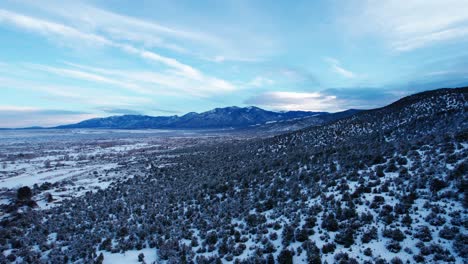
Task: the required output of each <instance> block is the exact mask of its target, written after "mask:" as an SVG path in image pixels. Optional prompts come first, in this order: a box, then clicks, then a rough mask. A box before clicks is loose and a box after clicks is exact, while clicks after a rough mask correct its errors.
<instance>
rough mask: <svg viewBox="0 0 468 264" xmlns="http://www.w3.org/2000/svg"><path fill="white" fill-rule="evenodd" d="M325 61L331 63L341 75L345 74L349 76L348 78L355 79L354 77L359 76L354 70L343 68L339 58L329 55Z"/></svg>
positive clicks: (346, 76) (332, 67) (333, 68)
mask: <svg viewBox="0 0 468 264" xmlns="http://www.w3.org/2000/svg"><path fill="white" fill-rule="evenodd" d="M325 61H326V62H328V64H330V67H331V69H332V70H333V71H334V72H335V73H338V74H339V75H341V76H343V77H345V78H348V79H354V78H356V77H357V75H356V74H355V73H354V72H352V71H350V70H347V69H345V68H343V67H342V66H341V62H340V61H339V60H337V59H335V58H330V57H327V58H325Z"/></svg>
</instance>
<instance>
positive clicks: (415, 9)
mask: <svg viewBox="0 0 468 264" xmlns="http://www.w3.org/2000/svg"><path fill="white" fill-rule="evenodd" d="M355 10H356V11H355V12H354V14H353V15H352V16H351V17H350V18H349V20H347V23H348V26H349V25H350V26H352V27H354V31H356V32H365V33H372V34H377V35H379V36H381V37H382V38H383V39H385V40H386V41H388V44H389V47H390V48H391V49H392V50H395V51H397V52H407V51H411V50H415V49H418V48H422V47H427V46H430V45H433V44H437V43H445V42H450V41H456V40H463V39H464V40H468V12H466V10H468V1H460V0H446V1H439V0H413V1H405V0H385V1H364V2H362V3H360V4H358V5H357V6H356V7H355Z"/></svg>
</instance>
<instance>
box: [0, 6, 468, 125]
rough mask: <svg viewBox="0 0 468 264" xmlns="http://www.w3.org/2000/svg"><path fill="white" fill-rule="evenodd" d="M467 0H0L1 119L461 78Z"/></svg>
mask: <svg viewBox="0 0 468 264" xmlns="http://www.w3.org/2000/svg"><path fill="white" fill-rule="evenodd" d="M466 10H468V1H464V0H446V1H440V0H424V1H423V0H413V1H406V0H394V1H354V0H350V1H338V0H336V1H334V0H330V1H293V2H291V1H257V0H252V1H250V0H245V1H244V0H225V1H215V0H213V1H174V0H170V1H159V0H151V1H149V0H148V1H145V0H140V1H130V0H128V1H99V0H94V1H92V0H89V1H79V0H78V1H50V0H43V1H34V0H2V1H1V2H0V43H1V44H0V47H1V49H0V127H22V126H33V125H41V126H53V125H57V124H65V123H71V122H76V121H79V120H83V119H87V118H93V117H103V116H109V115H119V114H148V115H182V114H185V113H187V112H191V111H196V112H201V111H206V110H209V109H212V108H215V107H224V106H230V105H237V106H247V105H256V106H259V107H262V108H265V109H271V110H310V111H339V110H345V109H349V108H361V109H362V108H374V107H378V106H383V105H385V104H387V103H389V102H391V101H394V100H396V99H398V98H400V97H402V96H405V95H407V94H411V93H414V92H418V91H422V90H428V89H434V88H441V87H457V86H463V85H467V84H468V48H467V47H468V12H466Z"/></svg>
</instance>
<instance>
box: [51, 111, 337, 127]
mask: <svg viewBox="0 0 468 264" xmlns="http://www.w3.org/2000/svg"><path fill="white" fill-rule="evenodd" d="M326 114H328V113H325V112H306V111H289V112H273V111H267V110H263V109H260V108H258V107H253V106H251V107H244V108H242V107H236V106H232V107H225V108H215V109H213V110H210V111H207V112H203V113H195V112H190V113H188V114H185V115H183V116H158V117H153V116H144V115H123V116H111V117H106V118H95V119H90V120H85V121H82V122H80V123H77V124H71V125H64V126H59V127H57V128H115V129H143V128H166V129H167V128H172V129H202V128H204V129H206V128H245V127H248V126H252V125H261V124H265V123H267V122H272V121H284V120H290V119H297V118H304V117H309V116H320V115H326Z"/></svg>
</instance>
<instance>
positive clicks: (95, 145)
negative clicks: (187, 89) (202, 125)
mask: <svg viewBox="0 0 468 264" xmlns="http://www.w3.org/2000/svg"><path fill="white" fill-rule="evenodd" d="M225 136H226V135H223V136H222V137H225ZM213 138H221V136H218V135H217V134H216V132H204V131H197V132H192V131H170V130H102V129H99V130H92V129H87V130H84V129H78V130H5V131H0V204H9V203H11V202H13V201H14V199H15V190H16V189H18V188H20V187H23V186H29V187H30V188H34V189H33V190H34V197H33V199H34V200H35V201H36V202H37V204H38V205H39V207H40V208H49V207H50V206H54V205H55V204H59V203H60V201H61V200H62V199H64V198H68V197H72V196H79V195H82V194H84V193H86V192H87V191H95V190H99V189H104V188H107V187H108V186H109V185H110V184H111V183H112V182H114V181H116V180H119V179H122V178H129V177H133V176H135V175H141V174H144V173H145V171H147V170H148V169H150V168H151V166H167V165H168V164H164V163H161V164H154V160H153V161H152V162H151V166H150V165H149V162H148V158H149V157H150V156H151V157H152V158H154V156H155V155H159V156H163V155H165V153H166V152H167V151H168V150H174V149H177V148H182V147H188V146H192V145H194V144H198V143H200V142H203V141H204V140H211V139H213ZM140 167H141V168H140ZM44 184H45V185H44ZM49 194H51V195H52V198H53V201H52V203H50V201H49V202H48V201H47V199H46V195H49Z"/></svg>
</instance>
